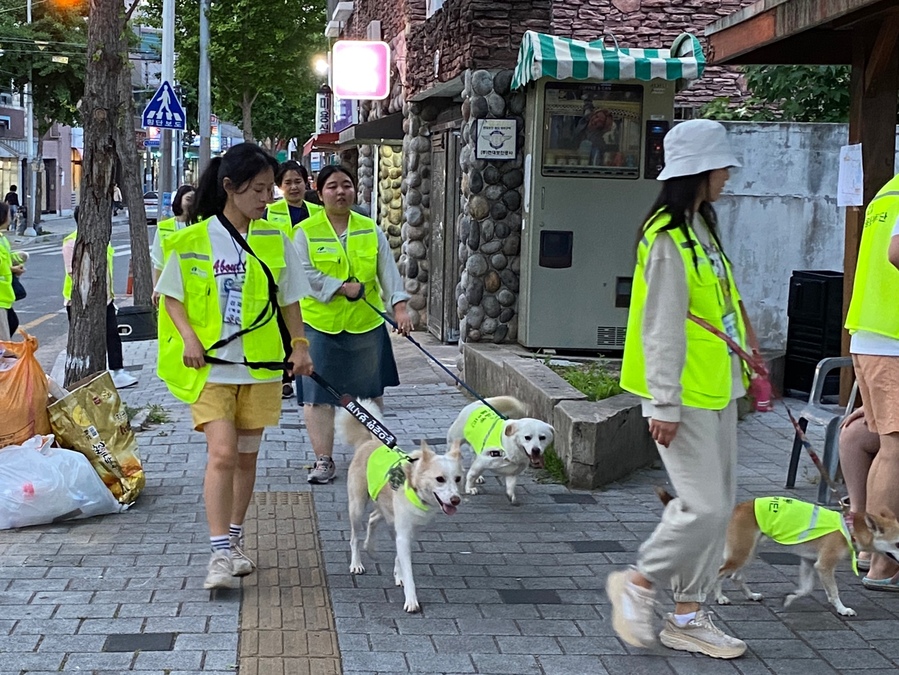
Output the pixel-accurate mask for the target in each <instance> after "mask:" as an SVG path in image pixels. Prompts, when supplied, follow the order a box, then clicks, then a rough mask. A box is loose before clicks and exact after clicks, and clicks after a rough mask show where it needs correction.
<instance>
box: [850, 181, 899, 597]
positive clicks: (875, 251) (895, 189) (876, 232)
mask: <svg viewBox="0 0 899 675" xmlns="http://www.w3.org/2000/svg"><path fill="white" fill-rule="evenodd" d="M897 298H899V175H897V176H894V177H893V179H892V180H890V181H889V182H888V183H887V184H886V185H884V186H883V188H881V190H880V192H878V193H877V195H876V196H875V197H874V199H873V200H871V203H870V204H869V205H868V210H867V212H866V213H865V226H864V229H863V230H862V240H861V245H860V247H859V251H858V264H857V267H856V269H855V282H854V284H853V287H852V300H851V302H850V303H849V311H848V313H847V315H846V328H847V329H848V330H849V332H850V333H851V334H852V339H851V341H850V344H849V351H850V352H851V354H852V362H853V364H854V365H855V374H856V377H857V378H858V390H859V393H860V394H861V397H862V401H863V402H864V406H865V423H866V424H867V425H868V429H870V430H871V431H872V432H874V433H876V434H878V435H879V436H880V450H879V451H878V453H877V455H876V456H875V457H874V460H873V461H872V462H871V469H870V471H869V472H868V478H867V486H866V490H867V495H866V499H865V504H864V506H865V508H866V509H867V510H868V511H870V512H872V513H879V512H881V511H883V510H886V509H888V510H890V511H892V512H893V513H899V490H896V484H897V483H899V304H897V302H896V299H897ZM853 508H854V507H853ZM862 583H863V584H864V585H865V588H869V589H871V590H877V591H899V564H897V563H896V562H895V561H893V560H891V559H890V558H888V557H887V556H885V555H875V556H874V557H873V559H872V560H871V569H870V570H869V571H868V574H867V575H866V576H865V578H864V579H863V580H862Z"/></svg>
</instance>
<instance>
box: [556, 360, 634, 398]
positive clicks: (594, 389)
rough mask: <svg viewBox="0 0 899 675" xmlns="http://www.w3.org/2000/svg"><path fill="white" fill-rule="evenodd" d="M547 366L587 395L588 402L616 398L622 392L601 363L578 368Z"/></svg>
mask: <svg viewBox="0 0 899 675" xmlns="http://www.w3.org/2000/svg"><path fill="white" fill-rule="evenodd" d="M547 365H549V367H550V368H552V369H553V370H554V371H555V372H556V373H558V374H559V375H560V376H561V377H562V379H563V380H565V381H566V382H567V383H568V384H570V385H571V386H572V387H574V388H575V389H577V390H578V391H580V392H582V393H584V394H586V395H587V400H588V401H601V400H603V399H605V398H610V397H612V396H617V395H618V394H620V393H621V392H622V391H623V390H622V389H621V386H620V385H619V384H618V378H617V377H615V376H614V375H613V374H611V373H610V372H609V370H608V369H607V368H606V367H605V366H604V365H603V364H601V363H596V362H592V363H584V364H581V365H578V366H554V365H551V364H547Z"/></svg>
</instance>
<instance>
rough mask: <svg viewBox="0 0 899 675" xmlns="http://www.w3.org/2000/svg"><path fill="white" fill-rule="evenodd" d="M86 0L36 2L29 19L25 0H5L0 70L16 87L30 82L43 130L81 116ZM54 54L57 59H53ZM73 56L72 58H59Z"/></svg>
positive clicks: (0, 15) (0, 8)
mask: <svg viewBox="0 0 899 675" xmlns="http://www.w3.org/2000/svg"><path fill="white" fill-rule="evenodd" d="M87 5H88V3H87V0H79V1H78V2H66V3H53V2H43V3H35V4H34V11H33V14H32V23H31V24H28V23H26V15H25V4H24V3H23V2H22V1H21V0H0V35H2V38H0V46H2V49H3V58H2V60H0V73H2V75H3V76H4V78H5V79H6V80H7V81H11V82H12V84H13V86H14V87H15V88H16V89H19V90H21V89H23V88H24V86H25V84H26V83H27V82H31V87H32V95H33V97H34V117H35V120H36V122H37V127H38V134H39V136H43V135H44V134H46V133H47V131H49V129H50V127H51V126H52V125H53V124H54V123H55V122H58V123H60V124H67V125H75V124H78V122H79V115H78V108H77V104H78V101H80V100H81V97H82V96H83V95H84V76H85V72H86V69H87ZM54 57H55V58H56V61H54ZM63 59H68V63H60V62H59V61H61V60H63Z"/></svg>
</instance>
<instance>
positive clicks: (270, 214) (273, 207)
mask: <svg viewBox="0 0 899 675" xmlns="http://www.w3.org/2000/svg"><path fill="white" fill-rule="evenodd" d="M303 204H304V205H305V207H306V210H307V211H308V212H309V217H310V218H311V217H312V216H314V215H315V214H316V213H318V212H319V211H323V210H324V208H323V207H322V206H320V205H319V204H312V203H310V202H303ZM265 219H266V220H267V221H268V222H270V223H272V224H273V225H277V226H278V227H280V228H281V229H282V230H284V234H286V235H287V236H288V237H290V238H291V239H293V238H294V237H295V236H296V233H297V227H299V223H297V226H296V227H295V226H294V224H293V223H292V222H291V220H290V206H289V205H288V203H287V200H286V199H279V200H278V201H276V202H275V203H274V204H269V205H268V209H266V213H265Z"/></svg>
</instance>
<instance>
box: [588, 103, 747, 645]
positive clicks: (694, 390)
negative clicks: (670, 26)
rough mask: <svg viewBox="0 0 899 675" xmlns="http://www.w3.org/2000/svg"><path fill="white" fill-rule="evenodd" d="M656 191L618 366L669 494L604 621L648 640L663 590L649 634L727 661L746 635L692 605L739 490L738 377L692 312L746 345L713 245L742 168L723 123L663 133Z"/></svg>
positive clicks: (719, 548)
mask: <svg viewBox="0 0 899 675" xmlns="http://www.w3.org/2000/svg"><path fill="white" fill-rule="evenodd" d="M664 143H665V169H664V171H662V173H661V174H660V175H659V180H660V181H663V185H662V190H661V192H660V194H659V197H658V198H657V199H656V202H655V204H654V205H653V207H652V209H651V210H650V212H649V217H648V218H647V220H646V223H645V224H644V225H643V226H642V228H641V229H640V232H639V235H638V237H639V241H638V244H637V266H636V270H635V271H634V282H633V292H632V296H631V305H630V315H629V317H628V326H627V338H626V341H625V348H624V361H623V364H622V372H621V385H622V387H624V389H626V390H628V391H630V392H632V393H634V394H637V395H638V396H641V397H642V398H643V415H644V417H646V418H647V419H648V421H649V430H650V433H651V434H652V437H653V439H654V440H655V442H656V445H657V446H658V449H659V454H660V455H661V457H662V461H663V462H664V464H665V468H666V470H667V471H668V475H669V478H670V480H671V483H672V485H673V487H674V489H675V490H676V492H677V498H676V499H674V500H672V501H671V502H670V503H669V504H668V506H667V507H666V508H665V512H664V514H663V516H662V521H661V522H660V523H659V525H658V526H657V527H656V529H655V531H654V532H653V533H652V535H651V536H650V537H649V539H647V540H646V541H645V542H644V543H643V545H642V546H641V547H640V551H639V553H638V556H637V563H636V565H635V566H634V567H633V568H632V569H630V570H623V571H618V572H613V573H612V574H610V575H609V577H608V579H607V580H606V590H607V593H608V596H609V599H610V600H611V602H612V608H613V613H612V623H613V626H614V628H615V631H616V632H617V633H618V635H619V637H621V639H622V640H624V641H625V642H627V643H628V644H631V645H634V646H637V647H651V646H653V645H655V644H656V640H657V637H656V629H655V627H654V625H653V624H654V619H655V616H654V611H653V608H654V604H655V603H654V596H655V589H656V588H664V587H666V586H668V587H670V588H671V590H672V591H673V593H674V600H675V603H676V604H675V609H674V612H673V613H671V614H668V616H667V617H666V620H665V626H664V628H663V629H662V631H661V633H660V634H659V635H658V639H659V640H661V642H662V644H664V645H665V646H666V647H670V648H671V649H677V650H682V651H688V652H697V653H702V654H706V655H708V656H712V657H715V658H723V659H731V658H736V657H738V656H740V655H742V654H743V652H745V651H746V644H745V643H744V642H742V641H741V640H738V639H736V638H734V637H731V636H729V635H727V634H725V633H724V632H723V631H721V630H720V629H719V628H717V627H716V626H715V625H714V624H713V623H712V621H711V619H710V617H709V615H708V614H707V613H706V612H705V611H704V610H703V609H702V608H701V606H700V603H702V602H704V600H705V598H706V596H707V595H708V593H709V591H710V590H712V586H713V585H714V583H715V580H716V578H717V573H718V568H719V566H720V565H721V561H722V560H723V554H724V543H725V535H726V531H727V524H728V521H729V519H730V514H731V511H732V509H733V506H734V500H735V492H736V473H735V470H736V461H737V406H736V399H738V398H740V397H741V396H743V395H744V393H745V386H746V384H747V382H746V380H745V377H744V374H743V369H742V366H741V362H740V360H739V358H738V357H737V356H736V355H735V354H732V353H730V350H729V348H728V346H727V344H726V343H725V342H724V340H722V339H720V338H719V337H716V336H715V335H713V334H712V333H710V332H708V331H707V330H706V329H705V328H703V327H701V326H699V325H698V324H696V323H694V322H693V321H691V320H690V319H688V316H689V315H695V316H697V317H699V318H700V319H705V321H707V322H708V323H710V324H712V325H713V326H715V327H716V328H718V329H719V330H720V331H723V332H725V333H727V334H728V335H729V336H730V337H732V338H733V339H734V340H736V341H737V342H738V343H740V344H741V345H746V328H745V323H744V318H743V315H742V311H741V305H740V296H739V293H738V292H737V287H736V284H735V283H734V278H733V274H732V272H731V267H730V263H729V261H728V259H727V256H726V255H725V254H724V251H723V249H722V247H721V241H720V239H719V236H718V229H717V224H716V217H715V211H714V209H713V208H712V203H713V202H714V201H716V200H717V199H718V197H719V196H720V195H721V191H722V189H723V188H724V184H725V183H726V182H727V179H728V177H729V172H728V169H729V168H730V167H738V166H741V165H740V162H739V161H738V160H737V158H736V157H735V156H734V154H733V151H732V150H731V148H730V144H729V143H728V140H727V133H726V131H725V129H724V127H723V126H722V125H721V124H719V123H718V122H713V121H711V120H691V121H688V122H683V123H681V124H679V125H677V126H675V127H674V128H673V129H672V130H671V131H670V132H669V133H668V135H667V136H666V137H665V141H664Z"/></svg>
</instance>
